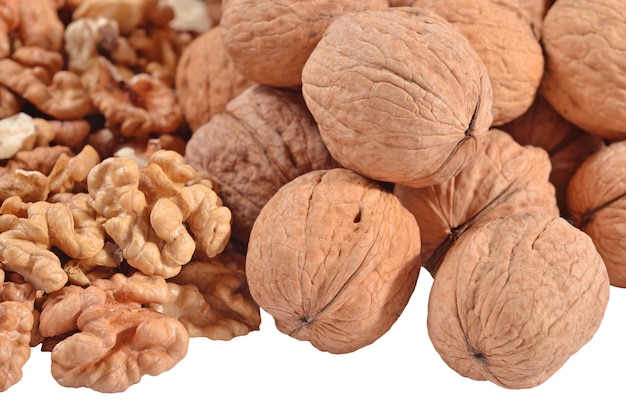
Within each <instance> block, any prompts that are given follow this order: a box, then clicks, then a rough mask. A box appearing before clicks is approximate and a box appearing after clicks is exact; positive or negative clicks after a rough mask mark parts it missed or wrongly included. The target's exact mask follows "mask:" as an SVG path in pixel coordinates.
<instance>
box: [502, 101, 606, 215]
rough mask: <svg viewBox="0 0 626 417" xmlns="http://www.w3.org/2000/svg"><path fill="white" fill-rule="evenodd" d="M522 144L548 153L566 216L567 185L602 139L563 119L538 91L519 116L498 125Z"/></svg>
mask: <svg viewBox="0 0 626 417" xmlns="http://www.w3.org/2000/svg"><path fill="white" fill-rule="evenodd" d="M500 129H502V130H504V131H505V132H508V133H509V134H510V135H511V136H512V137H513V139H515V141H517V142H518V143H520V144H522V145H532V146H539V147H541V148H543V149H545V150H546V151H547V152H548V155H550V163H551V165H552V171H550V182H551V183H552V184H553V185H554V188H555V189H556V200H557V204H558V206H559V210H560V213H561V216H563V217H568V216H569V213H568V210H567V187H568V184H569V181H570V179H571V178H572V175H574V172H575V171H576V169H578V167H579V166H580V164H581V163H582V162H583V161H584V160H585V159H587V158H588V157H589V156H590V155H591V154H593V153H595V152H597V151H598V150H600V148H602V147H603V146H604V141H603V140H602V139H601V138H599V137H597V136H593V135H591V134H589V133H587V132H585V131H584V130H581V129H580V128H578V127H576V126H575V125H573V124H572V123H570V122H568V121H567V120H565V119H564V118H563V117H562V116H561V115H560V114H559V113H557V112H556V110H554V108H552V106H551V105H550V103H548V102H547V101H546V99H545V98H544V97H543V95H541V94H537V96H536V97H535V101H534V103H533V104H532V106H531V107H530V108H529V109H528V111H526V113H524V114H523V115H521V116H520V117H518V118H517V119H515V120H512V121H511V122H509V123H507V124H505V125H502V126H500Z"/></svg>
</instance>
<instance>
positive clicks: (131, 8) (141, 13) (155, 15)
mask: <svg viewBox="0 0 626 417" xmlns="http://www.w3.org/2000/svg"><path fill="white" fill-rule="evenodd" d="M98 17H106V18H108V19H113V20H115V21H116V22H117V24H118V26H119V29H120V32H121V33H122V34H128V33H130V32H131V31H132V30H133V29H135V28H136V27H139V26H143V25H145V24H147V23H148V22H157V23H167V22H169V21H170V20H172V19H173V18H174V12H173V10H172V9H171V7H170V6H169V5H167V4H165V3H164V2H162V1H159V0H83V1H82V2H81V4H80V5H79V6H78V7H77V8H76V9H75V10H74V11H73V13H72V20H78V19H81V18H98Z"/></svg>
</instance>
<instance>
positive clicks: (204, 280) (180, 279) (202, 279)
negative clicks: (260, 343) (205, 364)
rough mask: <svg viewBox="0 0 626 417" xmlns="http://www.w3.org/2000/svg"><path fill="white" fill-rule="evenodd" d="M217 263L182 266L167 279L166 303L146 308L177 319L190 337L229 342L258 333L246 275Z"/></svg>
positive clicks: (257, 314) (256, 313)
mask: <svg viewBox="0 0 626 417" xmlns="http://www.w3.org/2000/svg"><path fill="white" fill-rule="evenodd" d="M241 257H242V258H243V256H241ZM220 261H221V259H220V258H219V257H218V258H217V259H216V260H211V261H206V262H203V261H195V260H194V261H191V262H190V263H188V264H186V265H184V266H183V268H182V269H181V271H180V273H179V274H178V275H176V276H175V277H173V278H171V279H168V280H167V285H168V287H169V291H170V300H169V302H168V303H167V304H149V305H148V306H149V307H151V308H153V309H155V310H156V311H160V312H161V313H163V314H165V315H167V316H169V317H173V318H176V319H177V320H179V321H180V322H181V323H183V324H184V325H185V327H186V328H187V331H189V335H190V336H191V337H208V338H209V339H212V340H230V339H232V338H234V337H237V336H243V335H246V334H248V333H249V332H251V331H255V330H259V326H260V324H261V315H260V312H259V306H258V305H257V304H256V302H255V301H254V300H253V299H252V297H251V296H250V292H249V291H248V284H247V281H246V276H245V272H244V271H243V270H237V269H236V268H232V267H230V266H228V265H227V264H224V263H222V262H220ZM243 262H245V259H244V260H243Z"/></svg>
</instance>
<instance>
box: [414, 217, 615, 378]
mask: <svg viewBox="0 0 626 417" xmlns="http://www.w3.org/2000/svg"><path fill="white" fill-rule="evenodd" d="M608 299H609V279H608V276H607V271H606V267H605V266H604V263H603V261H602V258H601V257H600V255H599V254H598V252H597V251H596V249H595V247H594V244H593V242H592V241H591V239H590V238H589V236H587V235H586V234H585V233H583V232H581V231H580V230H579V229H577V228H576V227H574V226H573V225H571V224H570V223H568V222H567V221H566V220H565V219H563V218H562V217H558V216H556V217H555V216H551V215H549V214H540V213H521V214H514V215H510V216H505V217H501V218H498V219H494V220H491V221H487V222H483V223H481V224H480V225H477V226H476V227H475V228H472V229H470V230H468V231H467V232H466V233H464V234H463V235H462V236H461V237H460V238H459V240H457V241H456V243H455V244H454V245H453V246H452V248H451V249H450V251H449V252H448V253H447V254H446V256H445V258H444V260H443V262H442V264H441V267H440V268H439V270H438V271H437V274H436V275H435V277H434V282H433V286H432V288H431V292H430V298H429V302H428V318H427V326H428V334H429V336H430V339H431V341H432V343H433V346H434V347H435V349H436V350H437V352H438V353H439V354H440V355H441V357H442V359H443V360H444V361H445V363H446V364H448V366H450V367H451V368H452V369H453V370H455V371H456V372H457V373H459V374H460V375H462V376H465V377H468V378H471V379H475V380H488V381H491V382H493V383H495V384H497V385H499V386H502V387H505V388H511V389H521V388H532V387H535V386H538V385H540V384H542V383H543V382H545V381H546V380H547V379H548V378H550V377H551V376H552V375H554V373H555V372H557V371H558V370H559V369H560V368H561V367H562V366H563V365H564V364H565V362H566V361H567V360H568V359H569V358H570V357H571V356H572V355H574V354H575V353H576V352H577V351H578V350H579V349H580V348H581V347H582V346H584V345H585V344H586V343H587V342H588V341H589V340H590V339H591V337H592V336H593V335H594V334H595V332H596V330H597V329H598V327H599V326H600V323H601V321H602V318H603V316H604V312H605V309H606V307H607V303H608Z"/></svg>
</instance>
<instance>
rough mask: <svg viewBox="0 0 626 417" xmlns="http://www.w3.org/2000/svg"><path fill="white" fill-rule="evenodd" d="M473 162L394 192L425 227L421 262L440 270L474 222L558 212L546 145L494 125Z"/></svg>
mask: <svg viewBox="0 0 626 417" xmlns="http://www.w3.org/2000/svg"><path fill="white" fill-rule="evenodd" d="M487 138H488V140H487V141H486V142H485V143H483V144H482V146H481V147H480V148H479V151H478V154H477V155H476V158H475V159H474V162H473V163H472V164H471V165H469V166H468V167H466V168H465V169H463V170H462V171H461V172H460V173H459V174H458V175H457V176H455V177H453V178H451V179H449V180H448V181H446V182H444V183H441V184H437V185H433V186H430V187H423V188H410V187H406V186H402V185H396V187H395V188H394V193H395V195H396V196H397V197H398V199H399V200H400V201H401V202H402V204H404V206H405V207H407V209H408V210H409V211H410V212H411V213H413V215H414V216H415V219H416V220H417V224H418V225H419V227H420V233H421V239H422V250H421V255H422V263H423V265H424V266H425V267H426V268H427V269H428V270H429V271H430V272H431V274H433V275H434V274H435V273H436V271H437V267H438V265H439V263H440V262H441V261H442V259H443V258H444V257H445V254H446V252H447V251H448V250H449V248H450V246H451V245H453V244H454V242H455V241H456V240H457V239H458V238H459V237H460V236H461V235H462V234H463V233H465V232H466V231H467V230H470V229H471V228H472V227H473V226H474V225H476V224H478V223H480V222H482V221H486V220H491V219H496V218H499V217H503V216H507V215H510V214H513V213H521V212H535V211H536V212H543V213H548V214H551V215H554V216H557V215H558V214H559V210H558V207H557V204H556V198H555V191H554V186H553V185H552V184H551V183H550V182H549V181H548V176H549V175H550V160H549V158H548V154H547V152H546V151H545V150H543V149H541V148H538V147H534V146H522V145H520V144H518V143H517V142H515V140H513V138H512V137H511V136H510V135H509V134H507V133H506V132H503V131H502V130H498V129H491V130H489V132H488V134H487Z"/></svg>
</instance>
